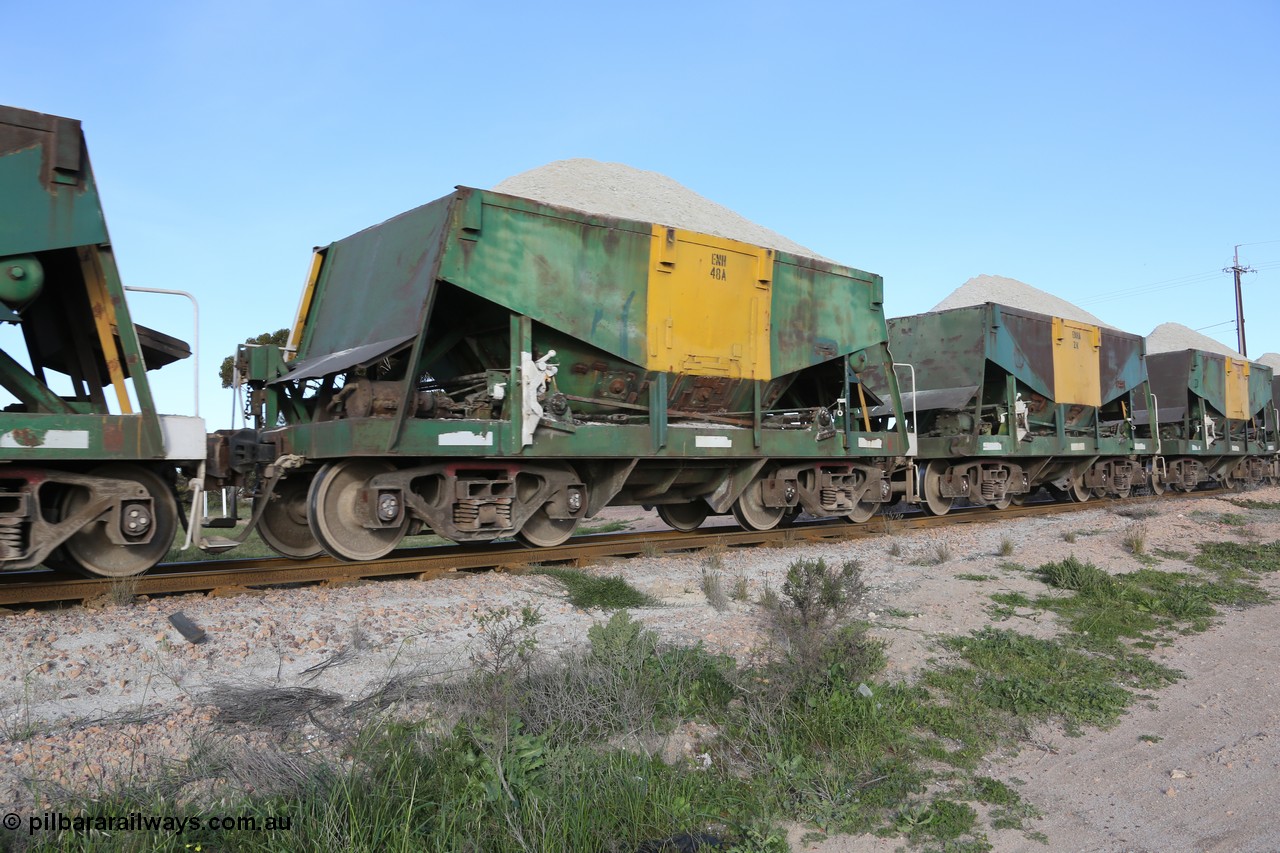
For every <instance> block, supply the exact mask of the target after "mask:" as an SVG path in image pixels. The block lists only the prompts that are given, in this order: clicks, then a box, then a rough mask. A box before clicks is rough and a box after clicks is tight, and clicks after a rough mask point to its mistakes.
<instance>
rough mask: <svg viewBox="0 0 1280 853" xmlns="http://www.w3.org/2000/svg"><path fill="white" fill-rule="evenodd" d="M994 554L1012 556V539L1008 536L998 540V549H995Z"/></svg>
mask: <svg viewBox="0 0 1280 853" xmlns="http://www.w3.org/2000/svg"><path fill="white" fill-rule="evenodd" d="M996 556H999V557H1012V556H1013V540H1012V539H1010V538H1009V537H1008V536H1005V537H1003V538H1002V539H1001V540H1000V549H999V550H998V551H996Z"/></svg>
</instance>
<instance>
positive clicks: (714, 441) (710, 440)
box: [693, 435, 733, 447]
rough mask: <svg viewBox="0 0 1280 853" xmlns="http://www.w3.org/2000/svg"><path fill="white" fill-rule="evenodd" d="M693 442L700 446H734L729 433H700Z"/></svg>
mask: <svg viewBox="0 0 1280 853" xmlns="http://www.w3.org/2000/svg"><path fill="white" fill-rule="evenodd" d="M693 443H694V444H695V445H696V446H698V447H733V441H732V440H730V438H729V436H727V435H699V436H696V437H695V438H694V440H693Z"/></svg>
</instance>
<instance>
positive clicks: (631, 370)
mask: <svg viewBox="0 0 1280 853" xmlns="http://www.w3.org/2000/svg"><path fill="white" fill-rule="evenodd" d="M882 300H883V282H882V280H881V278H880V277H879V276H876V275H872V274H870V273H866V272H862V271H859V270H855V269H851V268H848V267H843V266H839V265H834V264H831V263H827V262H824V261H819V260H815V259H812V258H807V257H803V256H799V255H792V254H788V253H786V252H781V251H776V250H772V249H765V248H760V247H758V246H754V245H750V244H746V243H741V242H737V241H734V240H729V239H725V238H722V237H715V236H710V235H706V234H699V233H694V232H690V231H685V230H681V229H678V228H672V227H668V226H665V225H662V224H660V223H650V222H638V221H632V220H626V219H617V218H611V217H606V216H595V215H590V214H586V213H583V212H581V211H576V210H571V209H568V208H563V207H555V206H551V205H547V204H541V203H538V202H535V201H532V200H529V199H524V198H518V197H515V196H509V195H503V194H499V193H494V192H489V191H484V190H478V189H470V188H459V189H458V190H457V191H456V192H454V193H451V194H450V195H448V196H445V197H444V198H441V199H438V200H436V201H434V202H431V203H429V204H427V205H424V206H422V207H420V208H417V209H415V210H412V211H409V212H407V213H405V214H402V215H401V216H398V217H395V218H394V219H391V220H389V221H387V222H384V223H382V224H381V225H378V226H375V227H373V228H370V229H367V230H365V231H362V232H360V233H358V234H355V235H353V236H351V237H348V238H346V239H344V240H339V241H337V242H335V243H333V244H331V245H329V246H327V247H324V248H322V249H320V250H318V251H317V253H316V255H315V259H314V263H313V265H312V272H311V276H310V279H309V281H308V284H307V286H306V290H305V293H304V296H303V299H302V304H301V308H300V311H299V315H298V320H297V323H296V326H295V329H294V332H293V338H292V341H291V344H292V346H293V348H295V349H296V354H294V356H293V358H292V359H290V360H288V361H285V360H282V359H281V358H280V357H279V355H278V353H277V351H276V350H254V349H251V348H245V349H243V350H242V351H241V353H240V363H241V366H242V370H243V374H244V375H245V376H246V377H247V378H248V381H249V384H250V386H251V388H252V399H253V401H254V406H255V411H256V416H257V427H258V429H257V430H256V431H251V432H249V433H245V434H238V435H236V434H229V435H227V436H225V437H224V443H223V447H222V448H221V450H220V452H219V455H218V458H219V460H220V463H219V464H218V465H215V468H217V469H218V470H219V471H224V469H226V468H230V467H237V466H238V467H240V468H241V469H243V468H245V467H247V466H254V465H256V466H258V467H259V468H260V469H261V470H262V471H263V472H264V473H268V474H270V475H278V474H280V473H281V472H284V473H285V474H286V476H284V477H283V478H282V479H279V480H278V481H277V482H276V484H275V487H274V489H272V490H271V491H270V493H267V492H266V490H264V491H263V493H262V494H261V495H260V496H259V499H258V505H257V507H256V508H255V513H256V517H257V526H258V529H259V531H260V532H261V533H262V535H263V537H264V539H266V540H267V541H268V542H269V543H270V544H271V545H272V546H273V547H275V548H276V549H277V550H278V551H280V552H281V553H284V554H287V555H290V556H295V557H304V556H310V555H312V554H315V553H318V552H319V551H320V550H321V549H322V548H323V549H324V550H327V551H329V552H330V553H332V554H334V555H336V556H339V557H342V558H345V559H351V560H358V559H371V558H374V557H377V556H381V555H383V554H385V553H387V552H388V551H389V550H390V549H391V548H393V547H394V546H395V545H396V543H397V542H399V541H400V539H401V537H402V536H404V535H405V534H406V532H407V531H409V530H411V529H412V530H416V529H421V528H430V529H431V530H432V531H434V532H435V533H437V534H439V535H441V536H444V537H446V538H448V539H451V540H454V541H474V540H488V539H494V538H499V537H507V536H513V535H518V536H519V537H520V538H522V539H523V540H524V541H526V542H528V543H530V544H535V545H552V544H557V543H559V542H562V541H563V540H564V539H565V538H567V537H568V536H569V535H571V534H572V532H573V531H574V529H575V526H576V525H577V524H578V522H579V521H580V520H581V519H583V518H589V517H591V516H593V515H595V514H596V513H597V512H599V511H600V510H601V509H602V508H604V507H605V506H607V505H610V504H621V505H628V504H629V505H645V506H656V507H657V508H658V511H659V513H660V514H661V515H662V517H663V518H664V519H665V520H666V521H667V522H668V523H670V524H671V525H672V526H674V527H676V528H678V529H682V530H691V529H693V528H696V527H697V526H698V525H699V524H700V523H701V522H702V521H703V520H704V519H705V518H706V516H707V515H708V514H709V513H725V512H730V511H731V512H733V513H734V515H735V516H736V517H737V519H738V520H739V521H740V522H741V523H742V524H743V525H745V526H747V527H750V528H756V529H768V528H771V527H773V526H775V525H777V524H779V523H780V522H782V521H784V520H785V519H787V518H788V517H791V516H793V515H794V514H796V513H798V512H799V511H800V510H801V509H803V510H806V511H808V512H810V513H813V514H816V515H825V516H845V517H847V518H850V519H852V520H863V519H866V518H868V517H869V516H870V515H871V514H872V513H874V512H875V510H876V509H877V508H878V507H880V506H881V505H882V504H883V503H884V502H885V501H888V500H890V499H891V497H892V494H893V493H892V487H891V475H892V473H893V471H894V470H895V467H897V466H899V465H900V458H901V457H902V456H903V455H904V454H905V453H906V452H907V436H906V433H905V427H904V424H903V420H902V417H901V412H900V411H899V410H898V403H897V393H896V392H897V382H896V379H895V377H894V374H893V368H892V365H891V363H890V359H889V353H888V348H887V346H886V331H885V320H884V315H883V310H882V307H881V303H882ZM873 382H874V385H875V387H876V388H877V389H880V390H879V391H878V392H873V391H872V390H871V389H870V387H869V386H870V384H871V383H873ZM265 479H269V477H268V478H265Z"/></svg>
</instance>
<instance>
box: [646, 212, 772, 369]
mask: <svg viewBox="0 0 1280 853" xmlns="http://www.w3.org/2000/svg"><path fill="white" fill-rule="evenodd" d="M650 258H651V266H650V267H649V303H648V306H647V307H648V336H649V347H648V349H649V353H648V356H649V357H648V362H647V363H646V365H645V366H646V367H647V368H648V369H649V370H663V371H668V372H672V373H688V374H693V375H696V376H728V377H731V378H742V379H769V378H771V377H770V375H769V318H770V310H771V302H770V299H771V296H772V282H773V251H772V250H771V249H762V248H760V247H759V246H752V245H751V244H749V243H740V242H738V241H737V240H726V239H725V238H723V237H712V236H710V235H707V234H699V233H697V232H695V231H682V230H680V229H678V228H667V227H665V226H662V225H655V226H653V249H652V251H651V252H650Z"/></svg>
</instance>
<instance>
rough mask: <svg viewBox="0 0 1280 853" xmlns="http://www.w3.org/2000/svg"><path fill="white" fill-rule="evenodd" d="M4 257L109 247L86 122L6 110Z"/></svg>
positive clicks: (1, 180)
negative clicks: (82, 126)
mask: <svg viewBox="0 0 1280 853" xmlns="http://www.w3.org/2000/svg"><path fill="white" fill-rule="evenodd" d="M0 199H4V203H3V204H0V256H4V255H17V254H23V253H27V252H41V251H47V250H49V249H64V248H69V247H72V246H89V245H96V244H99V243H106V242H107V229H106V223H105V220H104V219H103V218H102V206H101V202H100V201H99V199H98V188H97V185H96V184H95V183H94V180H93V172H92V171H91V170H90V168H89V155H88V152H87V151H86V149H85V145H84V136H83V134H81V132H80V122H78V121H76V120H75V119H69V118H62V117H60V116H52V115H45V114H43V113H36V112H31V111H30V110H20V109H16V108H14V107H0Z"/></svg>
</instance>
